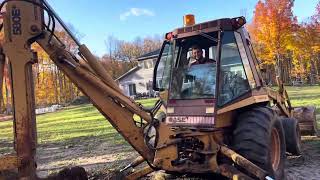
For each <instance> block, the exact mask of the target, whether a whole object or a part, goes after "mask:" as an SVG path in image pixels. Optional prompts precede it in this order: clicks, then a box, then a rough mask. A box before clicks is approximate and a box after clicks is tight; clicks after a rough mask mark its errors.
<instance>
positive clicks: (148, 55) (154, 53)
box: [137, 49, 161, 61]
mask: <svg viewBox="0 0 320 180" xmlns="http://www.w3.org/2000/svg"><path fill="white" fill-rule="evenodd" d="M160 50H161V49H157V50H154V51H151V52H148V53H146V54H143V55H141V56H140V57H138V59H137V60H138V61H143V60H146V59H151V58H157V57H158V56H159V53H160Z"/></svg>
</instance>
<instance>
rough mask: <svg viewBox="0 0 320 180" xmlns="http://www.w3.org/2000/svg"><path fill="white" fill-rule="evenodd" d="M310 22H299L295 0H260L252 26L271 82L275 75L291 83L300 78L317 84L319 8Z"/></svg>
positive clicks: (261, 58) (253, 35) (249, 27)
mask: <svg viewBox="0 0 320 180" xmlns="http://www.w3.org/2000/svg"><path fill="white" fill-rule="evenodd" d="M319 4H320V3H318V5H317V13H316V14H315V15H314V16H313V17H312V18H310V19H311V20H309V21H308V22H303V23H300V24H299V23H298V22H297V18H296V17H295V16H294V15H293V12H292V9H293V6H294V0H265V1H262V0H259V1H258V3H257V4H256V7H255V11H254V16H253V20H252V23H251V24H249V25H248V29H249V31H250V34H251V37H252V40H253V42H254V44H255V49H256V53H257V55H258V57H259V59H260V60H261V61H262V62H263V64H265V66H266V67H268V68H267V74H268V77H269V82H271V83H274V82H275V76H276V75H278V76H280V77H281V79H282V81H283V82H285V83H290V82H291V81H292V80H294V79H295V78H297V77H300V78H304V79H306V80H308V81H309V82H310V83H315V82H316V79H317V76H319V67H318V64H319V50H318V48H319V8H320V5H319Z"/></svg>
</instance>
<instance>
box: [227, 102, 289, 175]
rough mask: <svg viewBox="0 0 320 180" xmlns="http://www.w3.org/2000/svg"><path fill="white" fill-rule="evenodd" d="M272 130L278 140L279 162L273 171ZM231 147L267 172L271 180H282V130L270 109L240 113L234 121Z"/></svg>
mask: <svg viewBox="0 0 320 180" xmlns="http://www.w3.org/2000/svg"><path fill="white" fill-rule="evenodd" d="M273 128H276V130H277V132H278V133H279V139H280V162H279V165H278V168H277V169H276V170H273V168H272V162H271V133H272V129H273ZM232 147H233V149H234V150H235V151H236V152H238V153H239V154H241V155H242V156H244V157H245V158H247V159H248V160H249V161H251V162H253V163H254V164H256V165H257V166H259V167H261V168H262V169H264V170H266V171H267V172H269V173H270V175H271V176H272V177H273V178H275V179H284V166H285V159H286V154H285V152H286V146H285V137H284V130H283V127H282V124H281V121H280V120H279V118H278V116H277V115H276V113H275V112H274V111H273V110H272V109H270V108H267V107H253V108H250V109H249V110H246V111H244V112H242V113H241V114H240V115H239V116H238V117H237V119H236V126H235V130H234V132H233V140H232ZM249 173H250V172H249Z"/></svg>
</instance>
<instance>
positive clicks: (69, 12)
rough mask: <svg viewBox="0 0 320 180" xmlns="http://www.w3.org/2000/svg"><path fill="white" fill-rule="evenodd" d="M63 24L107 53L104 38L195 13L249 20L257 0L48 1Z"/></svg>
mask: <svg viewBox="0 0 320 180" xmlns="http://www.w3.org/2000/svg"><path fill="white" fill-rule="evenodd" d="M47 1H48V2H49V4H50V5H51V6H52V8H53V9H54V10H55V11H56V12H57V13H58V15H59V16H60V17H61V19H62V20H63V21H64V22H65V23H66V24H71V25H72V26H73V28H74V29H75V30H76V31H78V32H79V33H80V34H81V39H80V41H81V43H84V44H86V45H87V46H88V47H89V49H90V50H91V51H92V52H93V53H94V54H96V55H98V56H102V55H103V54H105V53H106V49H107V48H106V45H105V40H107V39H108V36H111V35H112V36H114V37H116V38H118V39H120V40H125V41H133V40H134V39H135V38H136V37H138V36H140V37H142V38H143V37H152V36H155V35H163V34H165V33H166V32H169V31H172V30H173V29H175V28H178V27H181V26H182V25H183V15H185V14H194V15H195V18H196V23H200V22H204V21H209V20H213V19H217V18H225V17H236V16H240V15H245V16H246V17H247V19H248V20H249V21H250V20H251V19H252V16H253V11H254V7H255V5H256V3H257V1H258V0H161V1H160V0H95V1H93V0H77V1H76V0H67V1H66V0H47ZM317 2H319V0H295V5H294V9H293V12H294V15H296V16H297V18H298V21H299V22H301V21H303V20H305V19H306V18H308V17H310V16H311V15H313V14H314V12H315V7H316V4H317Z"/></svg>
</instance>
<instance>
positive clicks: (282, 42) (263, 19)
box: [249, 0, 296, 64]
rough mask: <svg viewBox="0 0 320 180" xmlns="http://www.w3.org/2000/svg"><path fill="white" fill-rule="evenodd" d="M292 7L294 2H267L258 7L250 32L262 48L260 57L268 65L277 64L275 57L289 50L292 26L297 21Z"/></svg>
mask: <svg viewBox="0 0 320 180" xmlns="http://www.w3.org/2000/svg"><path fill="white" fill-rule="evenodd" d="M292 7H293V1H292V0H277V1H276V0H266V1H264V2H263V1H259V2H258V3H257V5H256V9H255V11H254V17H253V21H252V24H250V25H249V31H250V33H251V34H252V37H253V40H254V41H255V42H259V45H260V46H261V49H260V50H262V52H257V54H258V56H259V57H260V58H262V61H264V62H266V63H268V64H269V63H275V61H274V60H275V57H276V56H277V55H280V54H283V53H285V51H286V49H287V46H288V39H289V38H290V35H291V29H292V24H294V23H295V21H296V20H295V19H296V18H295V17H294V16H293V14H292Z"/></svg>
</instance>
